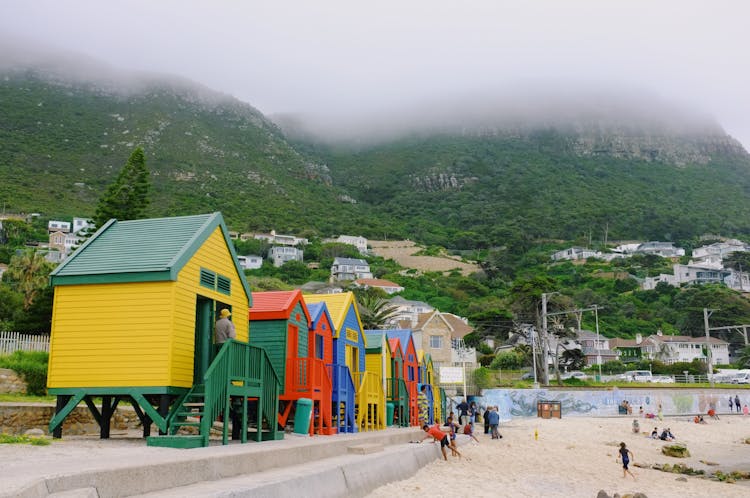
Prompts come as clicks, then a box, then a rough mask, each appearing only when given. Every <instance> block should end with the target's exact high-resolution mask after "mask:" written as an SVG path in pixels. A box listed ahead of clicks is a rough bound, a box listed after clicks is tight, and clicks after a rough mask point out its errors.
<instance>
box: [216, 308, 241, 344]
mask: <svg viewBox="0 0 750 498" xmlns="http://www.w3.org/2000/svg"><path fill="white" fill-rule="evenodd" d="M231 315H232V313H230V312H229V310H228V309H226V308H223V309H222V310H221V311H220V312H219V319H218V320H216V325H215V326H214V344H215V350H216V351H215V353H218V352H219V350H220V349H221V346H222V345H223V344H224V343H225V342H227V340H229V339H234V338H235V336H236V334H235V332H234V324H233V323H232V322H231V320H229V317H230V316H231Z"/></svg>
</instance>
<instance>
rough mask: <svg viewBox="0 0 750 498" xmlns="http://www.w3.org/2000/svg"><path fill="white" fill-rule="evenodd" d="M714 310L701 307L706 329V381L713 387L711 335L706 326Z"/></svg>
mask: <svg viewBox="0 0 750 498" xmlns="http://www.w3.org/2000/svg"><path fill="white" fill-rule="evenodd" d="M713 312H714V310H709V309H708V308H703V326H704V327H705V329H706V363H707V365H708V368H707V373H708V382H709V384H710V385H711V387H714V375H713V373H714V368H713V365H712V364H711V336H710V334H709V330H710V329H709V328H708V317H709V316H711V313H713Z"/></svg>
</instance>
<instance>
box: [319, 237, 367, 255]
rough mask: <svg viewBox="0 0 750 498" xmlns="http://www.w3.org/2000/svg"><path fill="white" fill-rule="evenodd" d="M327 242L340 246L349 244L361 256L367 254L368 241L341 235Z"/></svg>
mask: <svg viewBox="0 0 750 498" xmlns="http://www.w3.org/2000/svg"><path fill="white" fill-rule="evenodd" d="M326 242H338V243H339V244H349V245H350V246H354V247H356V248H357V251H359V253H360V254H367V239H366V238H364V237H360V236H354V235H339V236H338V238H335V239H326Z"/></svg>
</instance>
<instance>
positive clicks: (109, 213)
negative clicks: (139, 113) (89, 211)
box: [94, 147, 151, 228]
mask: <svg viewBox="0 0 750 498" xmlns="http://www.w3.org/2000/svg"><path fill="white" fill-rule="evenodd" d="M150 188H151V183H150V179H149V172H148V169H146V158H145V156H144V154H143V149H142V148H140V147H138V148H137V149H135V150H134V151H133V153H132V154H130V158H129V159H128V162H127V163H126V164H125V166H123V168H122V170H121V171H120V174H119V175H117V178H116V179H115V181H114V182H113V183H111V184H110V185H109V187H107V190H106V192H104V195H102V197H101V198H100V199H99V204H98V205H97V207H96V215H95V216H94V223H95V224H96V226H97V228H99V227H101V226H102V225H104V224H105V223H106V222H107V221H109V220H110V219H111V218H116V219H118V220H120V221H124V220H137V219H139V218H143V217H144V215H145V213H146V208H147V207H148V203H149V198H148V196H149V191H150Z"/></svg>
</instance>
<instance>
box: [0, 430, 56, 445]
mask: <svg viewBox="0 0 750 498" xmlns="http://www.w3.org/2000/svg"><path fill="white" fill-rule="evenodd" d="M0 444H31V445H33V446H47V445H48V444H51V443H50V440H49V439H47V438H45V437H37V436H26V435H20V436H13V435H11V434H5V433H2V434H0Z"/></svg>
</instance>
